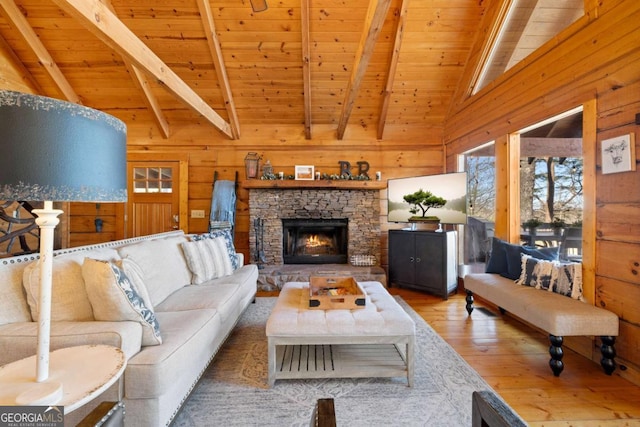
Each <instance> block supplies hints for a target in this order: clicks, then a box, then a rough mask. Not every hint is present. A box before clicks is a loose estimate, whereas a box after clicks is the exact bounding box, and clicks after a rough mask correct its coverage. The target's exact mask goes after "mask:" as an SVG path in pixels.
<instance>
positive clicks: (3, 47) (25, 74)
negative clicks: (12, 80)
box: [0, 36, 44, 94]
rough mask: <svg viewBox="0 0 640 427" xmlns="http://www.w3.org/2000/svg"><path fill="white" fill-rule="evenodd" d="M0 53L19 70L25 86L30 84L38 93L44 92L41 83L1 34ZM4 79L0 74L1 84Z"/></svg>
mask: <svg viewBox="0 0 640 427" xmlns="http://www.w3.org/2000/svg"><path fill="white" fill-rule="evenodd" d="M0 53H1V55H0V56H2V57H3V58H5V59H6V60H7V61H8V62H9V63H10V66H11V67H13V68H14V69H15V70H16V71H18V73H19V74H20V76H19V78H20V80H22V81H23V82H24V85H25V86H29V87H30V88H31V89H32V90H33V91H34V93H36V94H41V93H44V92H43V91H42V88H41V87H40V84H39V83H38V82H37V80H36V79H35V77H33V74H31V72H30V71H29V70H27V67H25V66H24V64H23V63H22V61H20V58H18V55H16V53H15V52H14V51H13V49H11V46H9V43H7V41H6V40H5V39H4V37H2V36H0ZM3 79H4V78H3V77H2V76H0V85H1V82H2V80H3Z"/></svg>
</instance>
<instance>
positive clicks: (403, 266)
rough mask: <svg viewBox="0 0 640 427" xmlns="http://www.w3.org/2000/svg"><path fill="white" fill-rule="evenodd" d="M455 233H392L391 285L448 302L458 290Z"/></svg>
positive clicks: (406, 231) (395, 231) (390, 237)
mask: <svg viewBox="0 0 640 427" xmlns="http://www.w3.org/2000/svg"><path fill="white" fill-rule="evenodd" d="M456 267H457V262H456V232H455V231H444V232H435V231H408V230H390V231H389V283H390V284H393V285H397V286H401V287H407V288H413V289H417V290H422V291H425V292H429V293H431V294H434V295H439V296H441V297H442V298H444V299H447V298H448V296H449V294H450V293H451V292H453V291H455V290H456V288H457V286H458V277H457V273H456Z"/></svg>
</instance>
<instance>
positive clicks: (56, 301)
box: [22, 248, 119, 322]
mask: <svg viewBox="0 0 640 427" xmlns="http://www.w3.org/2000/svg"><path fill="white" fill-rule="evenodd" d="M87 256H89V257H91V258H94V259H100V260H117V259H119V256H118V252H117V251H116V250H115V249H111V248H101V249H95V250H91V251H83V252H77V253H70V254H64V255H59V256H57V257H54V258H53V277H52V295H51V321H53V322H59V321H65V320H93V319H94V317H93V310H92V308H91V302H90V301H89V297H88V296H87V291H86V290H85V286H84V279H83V278H82V263H83V262H84V258H85V257H87ZM22 280H23V286H24V289H25V291H26V292H27V302H28V303H29V308H30V309H31V316H32V317H33V319H34V320H37V319H38V315H39V311H40V310H39V309H38V306H39V304H40V301H39V295H40V261H38V262H33V263H31V264H29V265H28V266H27V267H26V268H25V269H24V275H23V279H22Z"/></svg>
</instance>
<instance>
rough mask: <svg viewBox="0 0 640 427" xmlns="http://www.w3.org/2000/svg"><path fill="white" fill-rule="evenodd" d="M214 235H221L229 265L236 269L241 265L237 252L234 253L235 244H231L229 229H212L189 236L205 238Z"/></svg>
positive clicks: (195, 238) (196, 239)
mask: <svg viewBox="0 0 640 427" xmlns="http://www.w3.org/2000/svg"><path fill="white" fill-rule="evenodd" d="M216 237H223V238H224V243H225V246H226V248H227V253H228V254H229V258H230V260H231V266H232V268H233V269H234V270H237V269H238V268H239V267H242V264H241V263H240V260H239V258H238V254H237V253H236V248H235V245H234V244H233V235H231V230H229V229H225V230H212V231H210V232H209V233H204V234H197V235H194V236H191V240H193V241H198V240H205V239H215V238H216Z"/></svg>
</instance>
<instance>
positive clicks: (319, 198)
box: [248, 181, 380, 266]
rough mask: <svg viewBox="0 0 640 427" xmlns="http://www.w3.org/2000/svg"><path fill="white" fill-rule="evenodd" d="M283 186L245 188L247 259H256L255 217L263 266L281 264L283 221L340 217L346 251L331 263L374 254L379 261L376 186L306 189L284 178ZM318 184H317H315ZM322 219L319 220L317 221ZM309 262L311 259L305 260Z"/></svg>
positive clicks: (282, 256)
mask: <svg viewBox="0 0 640 427" xmlns="http://www.w3.org/2000/svg"><path fill="white" fill-rule="evenodd" d="M284 182H285V183H286V184H287V186H286V187H276V186H277V185H278V183H280V184H282V183H283V182H282V181H279V182H277V183H275V184H273V186H274V187H275V188H272V187H268V186H267V185H268V184H267V183H268V181H266V182H265V181H263V183H265V184H262V185H264V186H263V187H261V188H254V187H248V188H249V217H250V222H249V224H251V227H250V231H249V245H250V252H251V257H250V262H254V263H256V262H257V257H256V252H255V250H256V230H255V228H254V227H253V224H255V221H256V219H261V220H262V223H263V232H262V233H261V236H262V241H263V246H262V248H263V253H264V256H263V258H262V262H263V264H264V265H267V266H274V265H275V266H278V265H283V264H284V263H285V261H284V240H285V238H284V234H283V220H309V219H315V220H323V221H325V222H326V223H331V222H335V221H333V220H340V221H344V222H345V223H346V227H345V229H346V230H345V231H346V241H347V248H346V254H344V256H343V257H341V258H340V259H339V260H338V259H334V260H333V261H331V262H334V263H346V262H348V260H349V257H350V256H352V255H374V256H375V257H376V259H378V261H379V260H380V188H375V187H374V188H370V189H351V188H339V187H336V188H306V187H304V186H303V185H302V184H301V185H300V188H297V187H295V185H296V184H295V183H294V182H287V181H284ZM316 185H318V184H316ZM321 222H322V221H321ZM309 263H312V262H309Z"/></svg>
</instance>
